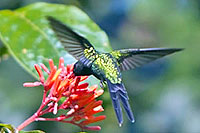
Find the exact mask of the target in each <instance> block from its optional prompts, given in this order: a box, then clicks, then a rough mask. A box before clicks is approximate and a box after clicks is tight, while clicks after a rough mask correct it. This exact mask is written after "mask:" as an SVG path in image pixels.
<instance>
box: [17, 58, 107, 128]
mask: <svg viewBox="0 0 200 133" xmlns="http://www.w3.org/2000/svg"><path fill="white" fill-rule="evenodd" d="M49 65H50V70H49V69H48V68H47V67H46V66H45V65H44V64H40V66H39V65H37V64H36V65H35V69H36V71H37V72H38V75H39V79H40V81H39V82H34V83H24V86H25V87H34V86H39V85H42V86H44V95H43V101H42V104H41V106H40V108H39V109H38V111H37V112H36V113H35V114H34V116H35V117H33V118H34V121H36V120H37V121H38V120H40V121H59V122H64V123H71V124H74V125H77V126H79V127H80V128H82V129H86V130H101V127H100V126H88V124H90V123H95V122H97V121H101V120H104V119H105V118H106V117H105V116H104V115H101V116H94V115H95V114H96V113H99V112H102V111H103V110H104V109H103V107H102V101H101V100H98V101H97V100H96V98H97V97H98V96H100V95H102V94H103V90H102V89H101V90H97V88H98V86H96V85H94V86H91V87H88V85H89V84H88V83H82V84H80V82H82V81H84V80H85V79H87V76H74V74H73V65H67V66H66V67H65V66H64V59H63V58H60V60H59V66H58V68H57V67H56V66H55V65H54V63H53V60H51V59H50V60H49ZM41 68H42V69H43V70H44V71H45V72H46V73H47V74H48V78H47V79H46V80H45V78H44V75H43V72H42V69H41ZM61 98H62V99H61ZM59 110H67V113H65V114H62V115H60V116H58V117H56V118H44V117H41V116H42V115H43V114H46V113H50V112H51V113H53V114H57V112H58V111H59ZM25 123H26V121H25ZM25 125H26V124H25ZM23 128H24V127H23V124H22V126H19V127H18V130H21V129H23Z"/></svg>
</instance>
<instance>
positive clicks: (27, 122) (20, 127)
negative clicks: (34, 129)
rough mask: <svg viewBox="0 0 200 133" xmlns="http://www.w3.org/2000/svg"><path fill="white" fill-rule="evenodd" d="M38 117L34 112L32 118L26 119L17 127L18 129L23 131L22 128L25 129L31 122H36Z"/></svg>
mask: <svg viewBox="0 0 200 133" xmlns="http://www.w3.org/2000/svg"><path fill="white" fill-rule="evenodd" d="M36 118H37V115H36V114H33V115H32V116H31V117H30V118H28V119H27V120H26V121H24V122H23V123H22V124H21V125H19V126H18V127H17V131H21V130H22V129H24V128H25V127H26V126H28V125H29V124H30V123H32V122H34V121H35V119H36Z"/></svg>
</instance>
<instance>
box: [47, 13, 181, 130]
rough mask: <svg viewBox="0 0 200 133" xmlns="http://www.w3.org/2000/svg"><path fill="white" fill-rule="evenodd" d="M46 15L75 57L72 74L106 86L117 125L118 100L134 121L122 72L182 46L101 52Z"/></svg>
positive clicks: (121, 119)
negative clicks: (89, 77) (91, 78)
mask: <svg viewBox="0 0 200 133" xmlns="http://www.w3.org/2000/svg"><path fill="white" fill-rule="evenodd" d="M47 19H48V21H49V24H50V26H51V28H52V29H53V31H54V32H55V34H56V36H57V38H58V40H59V41H60V42H61V44H62V45H63V46H64V49H65V50H66V51H67V52H68V53H70V54H71V55H72V56H73V57H75V59H77V60H78V61H77V62H76V63H75V64H74V70H73V73H74V75H75V76H89V75H94V76H95V77H96V78H97V79H99V80H100V86H101V87H102V88H105V86H107V87H108V90H109V92H110V97H111V99H112V104H113V107H114V110H115V114H116V116H117V120H118V123H119V126H121V125H122V123H123V114H122V108H121V105H120V102H121V103H122V106H123V108H124V110H125V111H126V114H127V117H128V119H129V120H130V121H131V122H132V123H133V122H135V118H134V115H133V112H132V110H131V106H130V104H129V101H128V100H129V97H128V94H127V91H126V89H125V86H124V84H123V82H122V74H121V72H122V71H127V70H130V69H134V68H137V67H140V66H142V65H144V64H147V63H149V62H152V61H154V60H156V59H159V58H161V57H163V56H166V55H169V54H172V53H174V52H177V51H181V50H182V49H181V48H130V49H121V50H114V51H112V52H110V53H101V52H99V51H97V50H96V49H95V48H94V46H93V45H92V44H91V43H90V42H89V41H88V40H87V39H86V38H84V37H83V36H81V35H80V34H78V33H76V32H75V31H73V30H72V29H71V28H70V27H69V26H67V25H66V24H64V23H62V22H61V21H59V20H57V19H55V18H53V17H50V16H49V17H47Z"/></svg>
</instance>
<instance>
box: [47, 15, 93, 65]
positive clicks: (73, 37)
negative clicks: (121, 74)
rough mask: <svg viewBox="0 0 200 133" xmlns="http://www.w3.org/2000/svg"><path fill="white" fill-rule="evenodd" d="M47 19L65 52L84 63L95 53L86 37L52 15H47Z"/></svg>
mask: <svg viewBox="0 0 200 133" xmlns="http://www.w3.org/2000/svg"><path fill="white" fill-rule="evenodd" d="M47 19H48V21H49V24H50V26H51V27H52V29H53V30H54V32H55V34H56V36H57V37H58V39H59V40H60V41H61V43H62V45H63V46H64V48H65V50H66V51H67V52H69V53H70V54H71V55H73V56H74V57H75V58H76V59H77V60H82V62H83V63H84V64H87V63H88V62H89V61H91V60H92V59H93V58H92V57H94V55H95V54H96V50H95V48H94V47H93V46H92V45H91V43H90V42H89V41H88V40H87V39H85V38H84V37H82V36H80V35H79V34H77V33H76V32H74V31H73V30H72V29H71V28H70V27H68V26H67V25H65V24H63V23H62V22H60V21H58V20H57V19H55V18H53V17H47ZM88 59H90V60H88Z"/></svg>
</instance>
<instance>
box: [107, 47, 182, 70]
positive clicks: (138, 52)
mask: <svg viewBox="0 0 200 133" xmlns="http://www.w3.org/2000/svg"><path fill="white" fill-rule="evenodd" d="M181 50H183V49H180V48H144V49H123V50H116V51H113V52H111V55H112V56H113V57H115V58H116V59H117V61H118V63H119V64H120V69H121V70H122V71H125V70H130V69H134V68H136V67H140V66H142V65H144V64H147V63H149V62H152V61H154V60H156V59H159V58H161V57H163V56H166V55H168V54H172V53H174V52H177V51H181Z"/></svg>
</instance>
